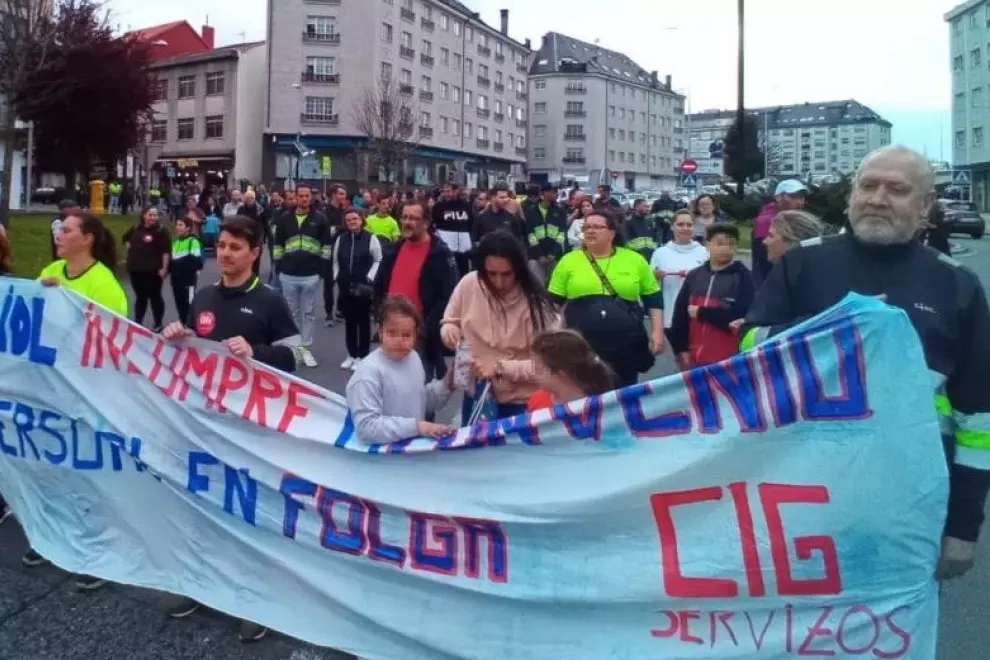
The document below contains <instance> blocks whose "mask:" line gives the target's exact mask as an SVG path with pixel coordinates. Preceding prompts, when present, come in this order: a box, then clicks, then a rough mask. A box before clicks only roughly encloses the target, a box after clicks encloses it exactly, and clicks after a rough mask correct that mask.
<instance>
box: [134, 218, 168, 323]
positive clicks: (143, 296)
mask: <svg viewBox="0 0 990 660" xmlns="http://www.w3.org/2000/svg"><path fill="white" fill-rule="evenodd" d="M124 245H126V246H127V270H128V272H129V274H130V277H131V286H132V287H133V288H134V296H135V300H134V320H135V321H136V322H137V323H140V324H142V325H143V324H144V315H145V313H146V312H147V310H148V304H149V303H150V304H151V315H152V318H153V323H154V325H153V326H152V327H153V328H154V331H155V332H161V330H162V325H163V322H164V320H165V298H163V297H162V282H164V280H165V276H166V275H168V265H169V259H171V257H172V241H171V239H170V238H169V235H168V232H167V231H165V228H164V227H162V226H161V224H159V222H158V208H157V207H154V206H145V207H144V209H142V210H141V222H140V223H139V224H138V225H136V226H134V227H131V228H130V229H128V230H127V231H126V232H124Z"/></svg>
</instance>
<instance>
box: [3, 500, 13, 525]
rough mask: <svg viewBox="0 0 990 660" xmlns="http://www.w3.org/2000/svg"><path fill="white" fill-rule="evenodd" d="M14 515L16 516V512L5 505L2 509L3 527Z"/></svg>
mask: <svg viewBox="0 0 990 660" xmlns="http://www.w3.org/2000/svg"><path fill="white" fill-rule="evenodd" d="M13 515H14V510H13V509H11V508H10V507H9V506H7V505H6V504H4V505H3V508H2V509H0V525H2V524H4V523H5V522H7V519H8V518H10V517H11V516H13Z"/></svg>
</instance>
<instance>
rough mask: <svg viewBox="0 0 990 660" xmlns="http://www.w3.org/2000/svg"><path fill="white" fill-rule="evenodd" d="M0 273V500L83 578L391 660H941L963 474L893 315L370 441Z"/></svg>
mask: <svg viewBox="0 0 990 660" xmlns="http://www.w3.org/2000/svg"><path fill="white" fill-rule="evenodd" d="M0 284H2V286H3V290H2V292H0V301H2V304H0V489H2V491H3V493H4V495H5V496H6V497H7V498H8V499H9V500H10V502H11V504H12V506H13V508H14V510H15V512H16V515H17V518H18V519H19V520H20V521H21V523H22V524H23V525H24V527H25V529H26V531H27V534H28V536H29V538H30V541H31V543H32V544H33V546H34V547H35V549H37V550H38V551H39V552H40V553H41V554H42V555H45V556H46V557H49V558H50V559H52V560H53V561H54V562H55V563H56V564H58V565H59V566H62V567H63V568H65V569H67V570H72V571H80V572H85V573H89V574H95V575H99V576H103V577H106V578H109V579H111V580H113V581H116V582H120V583H128V584H135V585H142V586H145V587H151V588H155V589H161V590H165V591H171V592H176V593H182V594H187V595H189V596H191V597H193V598H196V599H197V600H199V601H201V602H203V603H205V604H207V605H209V606H211V607H214V608H216V609H219V610H222V611H225V612H229V613H230V614H233V615H236V616H238V617H242V618H246V619H250V620H253V621H257V622H259V623H262V624H265V625H268V626H271V627H272V628H275V629H278V630H280V631H283V632H285V633H287V634H289V635H293V636H295V637H299V638H301V639H304V640H307V641H310V642H314V643H317V644H323V645H327V646H333V647H336V648H340V649H343V650H347V651H350V652H352V653H355V654H357V655H359V656H362V657H364V658H370V659H378V658H382V659H385V658H389V659H396V660H409V659H412V658H416V659H419V658H423V659H433V658H437V659H441V658H443V659H447V658H478V659H489V658H490V659H493V660H494V659H496V658H497V659H499V660H502V659H513V660H516V659H526V660H530V659H532V660H536V659H540V660H546V659H554V660H556V659H562V658H566V659H568V660H581V659H587V660H602V659H603V658H630V659H637V660H638V659H641V658H718V659H724V658H787V657H792V656H809V655H829V656H833V657H840V658H845V657H867V658H882V659H890V658H911V659H912V660H915V659H927V658H934V657H935V639H936V620H937V589H936V583H935V581H934V579H933V572H934V568H935V564H936V560H937V557H938V550H939V540H940V534H941V530H942V524H943V519H944V514H945V507H946V499H947V491H948V487H947V483H948V479H947V470H946V466H945V459H944V457H943V455H942V447H941V442H940V440H939V430H938V424H937V421H936V417H935V412H934V409H933V405H932V392H931V389H930V385H929V380H928V374H927V370H926V368H925V363H924V359H923V356H922V353H921V348H920V346H919V344H918V340H917V338H916V335H915V333H914V331H913V329H912V328H911V326H910V324H909V322H908V320H907V318H906V317H905V316H904V314H903V313H902V312H900V311H898V310H895V309H893V308H890V307H886V306H885V305H884V304H883V303H881V302H879V301H875V300H869V299H863V298H859V297H851V298H850V299H848V300H847V301H845V302H844V303H843V304H842V305H840V306H838V307H836V308H834V309H832V310H830V312H829V313H827V314H825V315H823V316H821V317H818V318H816V319H813V320H811V321H809V322H808V323H806V324H804V325H802V326H800V327H798V328H796V329H795V330H793V331H791V332H790V333H788V334H787V335H785V336H783V337H780V338H778V339H776V340H774V341H772V342H770V343H768V344H765V345H763V346H761V347H760V348H758V349H757V350H755V351H752V352H749V353H747V354H744V355H741V356H738V357H736V358H733V359H732V360H730V361H728V362H725V363H722V364H717V365H713V366H710V367H706V368H703V369H698V370H695V371H692V372H689V373H687V374H683V375H676V376H672V377H670V378H666V379H663V380H659V381H655V382H652V383H648V384H642V385H637V386H634V387H630V388H627V389H625V390H622V391H619V392H613V393H610V394H607V395H604V396H602V397H593V398H590V399H588V400H586V401H581V402H576V403H573V404H570V405H567V406H560V407H557V408H555V409H553V410H544V411H539V412H535V413H532V414H531V415H528V416H521V417H518V418H515V419H511V420H501V421H498V422H493V423H482V424H479V425H478V426H476V427H474V428H471V429H462V430H461V431H459V432H458V433H457V434H456V435H455V436H452V437H450V438H445V439H442V440H439V441H436V440H425V439H417V440H410V441H407V442H402V443H397V444H395V445H392V446H368V445H365V444H364V443H362V442H361V440H360V438H357V437H355V435H354V430H353V427H352V425H351V424H350V423H349V421H348V420H347V413H346V409H345V406H344V403H343V401H342V400H341V399H340V397H338V396H337V395H335V394H333V393H331V392H328V391H326V390H323V389H319V388H317V387H315V386H313V385H311V384H308V383H306V382H304V381H301V380H298V379H295V378H292V377H289V376H286V375H284V374H281V373H277V372H274V371H272V370H270V369H268V368H266V367H263V366H261V365H258V364H249V363H245V362H243V361H241V360H239V359H237V358H234V357H233V356H231V355H229V354H226V353H224V352H222V350H220V349H218V347H217V346H215V345H210V344H206V343H203V342H201V341H198V340H194V341H189V342H187V343H183V344H174V345H173V344H167V343H164V342H163V341H162V340H161V339H160V338H158V337H156V336H152V335H151V334H149V333H148V332H147V331H146V330H143V329H142V328H140V327H138V326H136V325H134V324H131V323H129V322H128V321H126V320H125V319H122V318H119V317H116V316H114V315H112V314H111V313H109V312H107V311H105V310H103V309H100V308H97V307H94V306H93V305H91V304H88V303H86V302H85V301H83V300H81V299H79V298H78V297H75V296H74V295H73V294H70V293H68V292H66V291H62V290H58V289H54V290H52V289H42V288H41V287H40V286H38V285H37V284H35V283H33V282H27V281H19V280H10V279H0ZM174 625H182V624H181V622H176V623H175V624H174Z"/></svg>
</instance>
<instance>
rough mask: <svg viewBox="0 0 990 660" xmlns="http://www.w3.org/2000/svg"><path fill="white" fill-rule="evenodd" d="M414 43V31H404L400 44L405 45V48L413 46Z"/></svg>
mask: <svg viewBox="0 0 990 660" xmlns="http://www.w3.org/2000/svg"><path fill="white" fill-rule="evenodd" d="M412 44H413V42H412V32H405V31H403V33H402V40H401V41H400V42H399V45H400V46H403V47H404V48H412Z"/></svg>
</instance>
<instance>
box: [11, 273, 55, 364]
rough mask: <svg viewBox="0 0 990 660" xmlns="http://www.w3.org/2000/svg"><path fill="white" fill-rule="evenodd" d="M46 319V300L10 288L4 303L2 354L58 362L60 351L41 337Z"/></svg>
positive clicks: (43, 361)
mask: <svg viewBox="0 0 990 660" xmlns="http://www.w3.org/2000/svg"><path fill="white" fill-rule="evenodd" d="M44 320H45V299H44V298H43V297H41V296H33V297H31V298H27V297H26V296H22V295H19V294H15V293H14V287H10V288H9V289H8V291H7V295H6V296H4V299H3V306H0V353H7V354H9V355H13V356H15V357H27V359H28V360H30V361H31V362H34V363H35V364H42V365H45V366H47V367H51V366H54V365H55V359H56V357H57V351H56V350H55V349H54V348H53V347H51V346H46V345H45V344H44V343H43V342H42V340H41V329H42V327H43V326H44Z"/></svg>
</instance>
